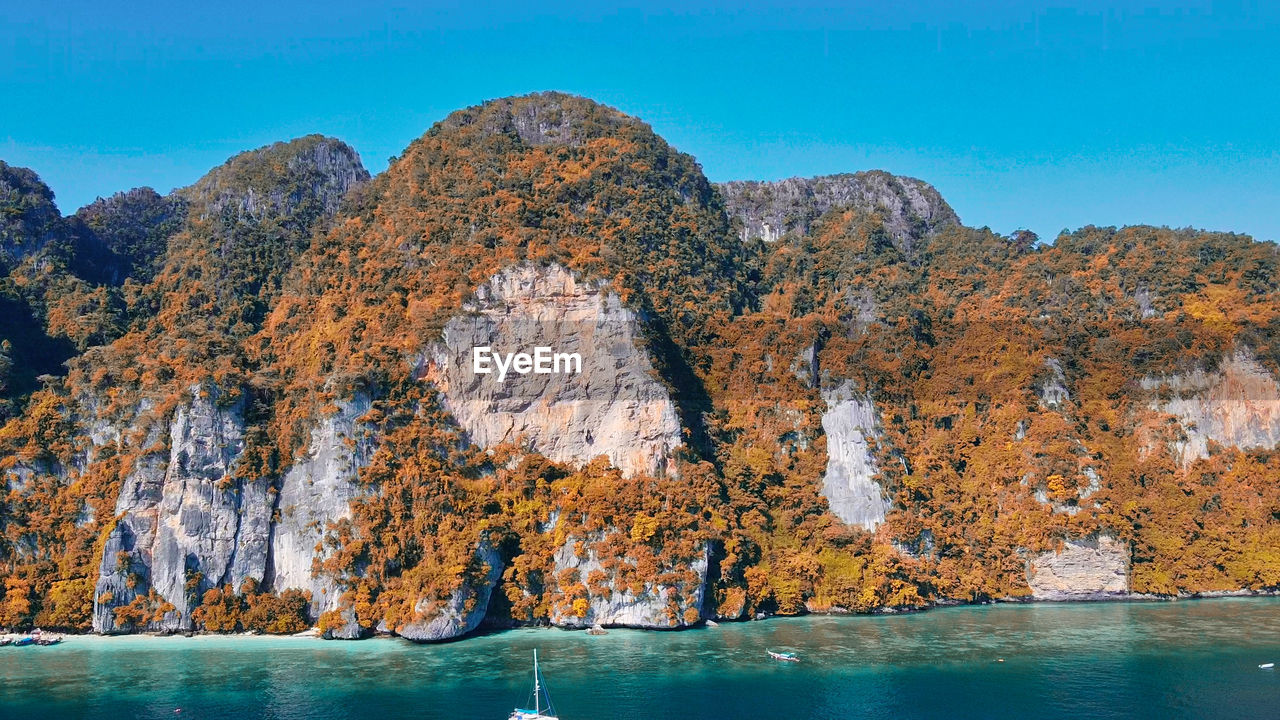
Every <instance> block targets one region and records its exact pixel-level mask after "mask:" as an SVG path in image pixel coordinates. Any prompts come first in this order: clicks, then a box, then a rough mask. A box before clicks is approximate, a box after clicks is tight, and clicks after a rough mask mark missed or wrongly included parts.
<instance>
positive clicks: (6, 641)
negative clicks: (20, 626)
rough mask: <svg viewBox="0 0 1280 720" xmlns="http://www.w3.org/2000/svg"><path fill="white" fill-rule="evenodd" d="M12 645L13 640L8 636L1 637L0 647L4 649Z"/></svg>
mask: <svg viewBox="0 0 1280 720" xmlns="http://www.w3.org/2000/svg"><path fill="white" fill-rule="evenodd" d="M12 643H13V638H11V637H9V636H8V635H5V636H4V637H0V647H4V646H5V645H10V644H12Z"/></svg>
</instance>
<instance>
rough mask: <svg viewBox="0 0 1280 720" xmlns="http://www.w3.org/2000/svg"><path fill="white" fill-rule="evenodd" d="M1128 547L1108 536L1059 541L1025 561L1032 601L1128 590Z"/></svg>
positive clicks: (1101, 597)
mask: <svg viewBox="0 0 1280 720" xmlns="http://www.w3.org/2000/svg"><path fill="white" fill-rule="evenodd" d="M1128 578H1129V547H1128V546H1127V545H1126V544H1125V543H1123V542H1120V541H1119V540H1116V539H1115V538H1114V537H1111V536H1109V535H1099V536H1097V537H1093V538H1081V539H1078V540H1067V541H1065V542H1063V544H1062V549H1061V550H1060V551H1057V552H1054V551H1052V550H1050V551H1046V552H1042V553H1039V554H1037V555H1035V556H1034V557H1032V558H1031V560H1030V561H1029V562H1028V563H1027V584H1028V585H1030V586H1031V596H1032V597H1033V598H1034V599H1036V600H1105V599H1108V598H1116V597H1123V596H1124V595H1126V594H1127V593H1128V592H1129V579H1128Z"/></svg>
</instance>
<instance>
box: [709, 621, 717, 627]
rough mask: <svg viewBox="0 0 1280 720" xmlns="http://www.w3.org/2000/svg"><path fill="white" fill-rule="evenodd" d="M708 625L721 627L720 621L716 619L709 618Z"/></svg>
mask: <svg viewBox="0 0 1280 720" xmlns="http://www.w3.org/2000/svg"><path fill="white" fill-rule="evenodd" d="M707 627H720V623H718V622H716V621H715V620H708V621H707Z"/></svg>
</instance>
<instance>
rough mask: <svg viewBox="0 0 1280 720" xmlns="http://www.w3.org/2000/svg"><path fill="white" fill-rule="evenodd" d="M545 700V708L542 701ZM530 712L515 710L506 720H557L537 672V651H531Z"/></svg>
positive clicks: (548, 695)
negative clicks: (531, 685)
mask: <svg viewBox="0 0 1280 720" xmlns="http://www.w3.org/2000/svg"><path fill="white" fill-rule="evenodd" d="M544 699H545V700H546V704H545V706H544V705H543V700H544ZM530 700H532V702H530V703H528V704H529V705H533V709H532V710H528V709H525V708H516V709H515V710H512V711H511V717H510V718H508V720H558V716H557V715H556V711H555V708H553V707H552V706H551V694H550V693H548V692H547V685H546V683H544V682H542V673H541V672H539V670H538V651H537V650H534V651H533V697H532V698H530Z"/></svg>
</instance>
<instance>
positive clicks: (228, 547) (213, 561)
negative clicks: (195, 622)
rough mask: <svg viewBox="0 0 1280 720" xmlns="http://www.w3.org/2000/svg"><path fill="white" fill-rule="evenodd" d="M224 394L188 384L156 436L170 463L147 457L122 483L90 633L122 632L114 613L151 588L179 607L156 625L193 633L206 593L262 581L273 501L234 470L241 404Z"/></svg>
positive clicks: (260, 485)
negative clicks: (181, 401) (165, 446)
mask: <svg viewBox="0 0 1280 720" xmlns="http://www.w3.org/2000/svg"><path fill="white" fill-rule="evenodd" d="M222 395H223V393H222V391H220V390H218V389H217V388H216V387H212V386H200V385H197V386H193V387H191V388H190V389H189V397H188V399H187V401H186V402H185V403H184V404H182V405H180V406H179V407H178V409H177V410H176V411H175V412H174V415H173V420H172V421H171V423H170V424H169V427H168V429H167V431H161V433H160V435H161V437H164V436H167V444H168V448H169V453H168V459H167V462H164V461H163V460H162V459H161V457H157V456H154V455H153V456H148V457H147V458H145V459H144V460H143V462H141V463H140V466H139V467H137V468H135V470H134V472H133V473H132V474H130V476H129V477H128V478H127V479H126V481H125V486H124V488H123V489H122V490H121V493H120V499H119V500H118V502H117V504H116V513H117V515H118V516H119V520H118V521H117V522H116V526H115V528H114V529H113V530H112V531H111V534H110V536H109V537H108V539H107V543H106V549H105V551H104V552H103V558H102V565H101V568H100V570H99V575H98V581H97V592H96V594H95V597H96V604H95V608H94V630H96V631H98V632H114V631H116V630H119V629H120V628H119V627H118V626H117V625H116V621H115V619H114V617H113V616H112V614H111V611H112V610H113V609H114V608H116V607H120V606H123V605H127V604H129V603H130V602H131V601H132V600H133V599H134V598H135V597H138V596H143V595H145V594H146V592H147V591H148V590H152V589H154V590H155V591H156V593H158V594H159V596H160V597H161V598H162V599H163V600H164V601H166V602H168V603H170V604H172V605H173V607H174V610H173V611H171V612H169V613H167V614H166V616H165V618H164V620H163V621H161V622H160V623H158V624H157V629H167V630H172V629H189V628H190V627H191V626H192V620H191V610H192V609H193V608H194V607H195V605H196V604H197V603H198V602H199V598H200V596H201V594H202V593H203V592H204V591H205V590H208V589H210V588H212V587H215V586H220V585H228V584H229V585H231V586H232V587H236V588H238V587H240V586H241V584H242V583H243V582H244V581H245V580H246V579H250V578H252V579H253V580H255V581H261V580H262V577H263V574H264V572H265V569H266V559H267V537H268V534H269V531H270V519H271V500H270V499H269V497H268V493H267V483H266V480H265V479H260V478H258V479H243V478H236V477H235V476H234V471H235V465H236V461H237V458H238V457H239V455H240V453H241V451H242V450H243V449H244V436H243V430H244V402H243V400H242V399H237V400H235V401H234V402H231V403H229V404H227V405H225V406H223V405H222V404H220V402H219V401H220V399H221V398H222ZM104 598H106V600H105V601H104Z"/></svg>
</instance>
